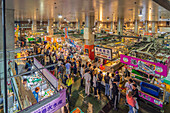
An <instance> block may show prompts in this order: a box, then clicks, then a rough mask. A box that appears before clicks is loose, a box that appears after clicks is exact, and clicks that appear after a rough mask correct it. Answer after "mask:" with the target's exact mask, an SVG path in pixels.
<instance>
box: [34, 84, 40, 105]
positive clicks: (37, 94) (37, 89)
mask: <svg viewBox="0 0 170 113" xmlns="http://www.w3.org/2000/svg"><path fill="white" fill-rule="evenodd" d="M39 91H40V88H39V87H36V88H35V91H33V95H34V97H35V99H36V101H37V102H38V98H39Z"/></svg>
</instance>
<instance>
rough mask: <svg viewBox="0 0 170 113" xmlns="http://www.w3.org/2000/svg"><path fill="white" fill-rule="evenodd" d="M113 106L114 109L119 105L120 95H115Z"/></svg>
mask: <svg viewBox="0 0 170 113" xmlns="http://www.w3.org/2000/svg"><path fill="white" fill-rule="evenodd" d="M112 104H113V107H114V108H117V105H118V94H113V99H112Z"/></svg>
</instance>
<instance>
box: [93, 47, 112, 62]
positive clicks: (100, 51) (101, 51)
mask: <svg viewBox="0 0 170 113" xmlns="http://www.w3.org/2000/svg"><path fill="white" fill-rule="evenodd" d="M94 54H95V57H100V58H103V59H107V60H112V49H109V48H103V47H94Z"/></svg>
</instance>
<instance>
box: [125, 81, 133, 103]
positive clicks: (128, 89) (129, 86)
mask: <svg viewBox="0 0 170 113" xmlns="http://www.w3.org/2000/svg"><path fill="white" fill-rule="evenodd" d="M132 82H133V80H132V79H129V80H128V81H127V82H126V83H125V88H126V94H128V93H129V91H132ZM125 105H127V99H126V100H125Z"/></svg>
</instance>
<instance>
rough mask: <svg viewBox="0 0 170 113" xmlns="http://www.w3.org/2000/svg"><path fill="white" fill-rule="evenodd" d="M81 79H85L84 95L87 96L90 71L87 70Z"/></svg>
mask: <svg viewBox="0 0 170 113" xmlns="http://www.w3.org/2000/svg"><path fill="white" fill-rule="evenodd" d="M83 77H84V79H85V93H86V94H87V95H88V96H89V91H90V80H91V75H90V70H87V71H86V73H85V74H84V75H83Z"/></svg>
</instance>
